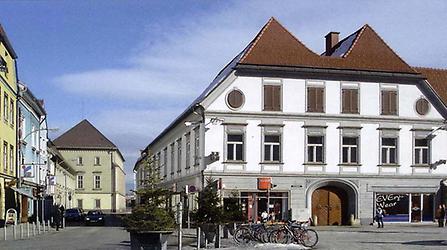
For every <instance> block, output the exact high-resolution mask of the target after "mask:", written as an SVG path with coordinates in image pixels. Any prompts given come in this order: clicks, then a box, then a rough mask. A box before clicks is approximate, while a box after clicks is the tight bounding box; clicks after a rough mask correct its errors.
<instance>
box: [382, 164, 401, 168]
mask: <svg viewBox="0 0 447 250" xmlns="http://www.w3.org/2000/svg"><path fill="white" fill-rule="evenodd" d="M377 166H378V167H400V164H379V165H377Z"/></svg>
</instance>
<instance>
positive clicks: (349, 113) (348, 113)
mask: <svg viewBox="0 0 447 250" xmlns="http://www.w3.org/2000/svg"><path fill="white" fill-rule="evenodd" d="M340 114H342V115H360V112H343V111H342V112H340Z"/></svg>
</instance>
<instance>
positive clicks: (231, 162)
mask: <svg viewBox="0 0 447 250" xmlns="http://www.w3.org/2000/svg"><path fill="white" fill-rule="evenodd" d="M222 163H223V164H247V162H246V161H224V162H222Z"/></svg>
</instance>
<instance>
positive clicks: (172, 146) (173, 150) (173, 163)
mask: <svg viewBox="0 0 447 250" xmlns="http://www.w3.org/2000/svg"><path fill="white" fill-rule="evenodd" d="M170 148H171V162H170V163H171V164H170V165H171V175H173V174H174V165H175V154H174V152H175V145H174V143H172V144H171V147H170Z"/></svg>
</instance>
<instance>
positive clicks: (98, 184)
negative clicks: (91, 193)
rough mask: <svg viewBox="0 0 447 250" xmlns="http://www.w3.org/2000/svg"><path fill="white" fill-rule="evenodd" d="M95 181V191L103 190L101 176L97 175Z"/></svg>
mask: <svg viewBox="0 0 447 250" xmlns="http://www.w3.org/2000/svg"><path fill="white" fill-rule="evenodd" d="M94 180H95V183H94V187H95V189H100V188H101V176H100V175H95V178H94Z"/></svg>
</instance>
